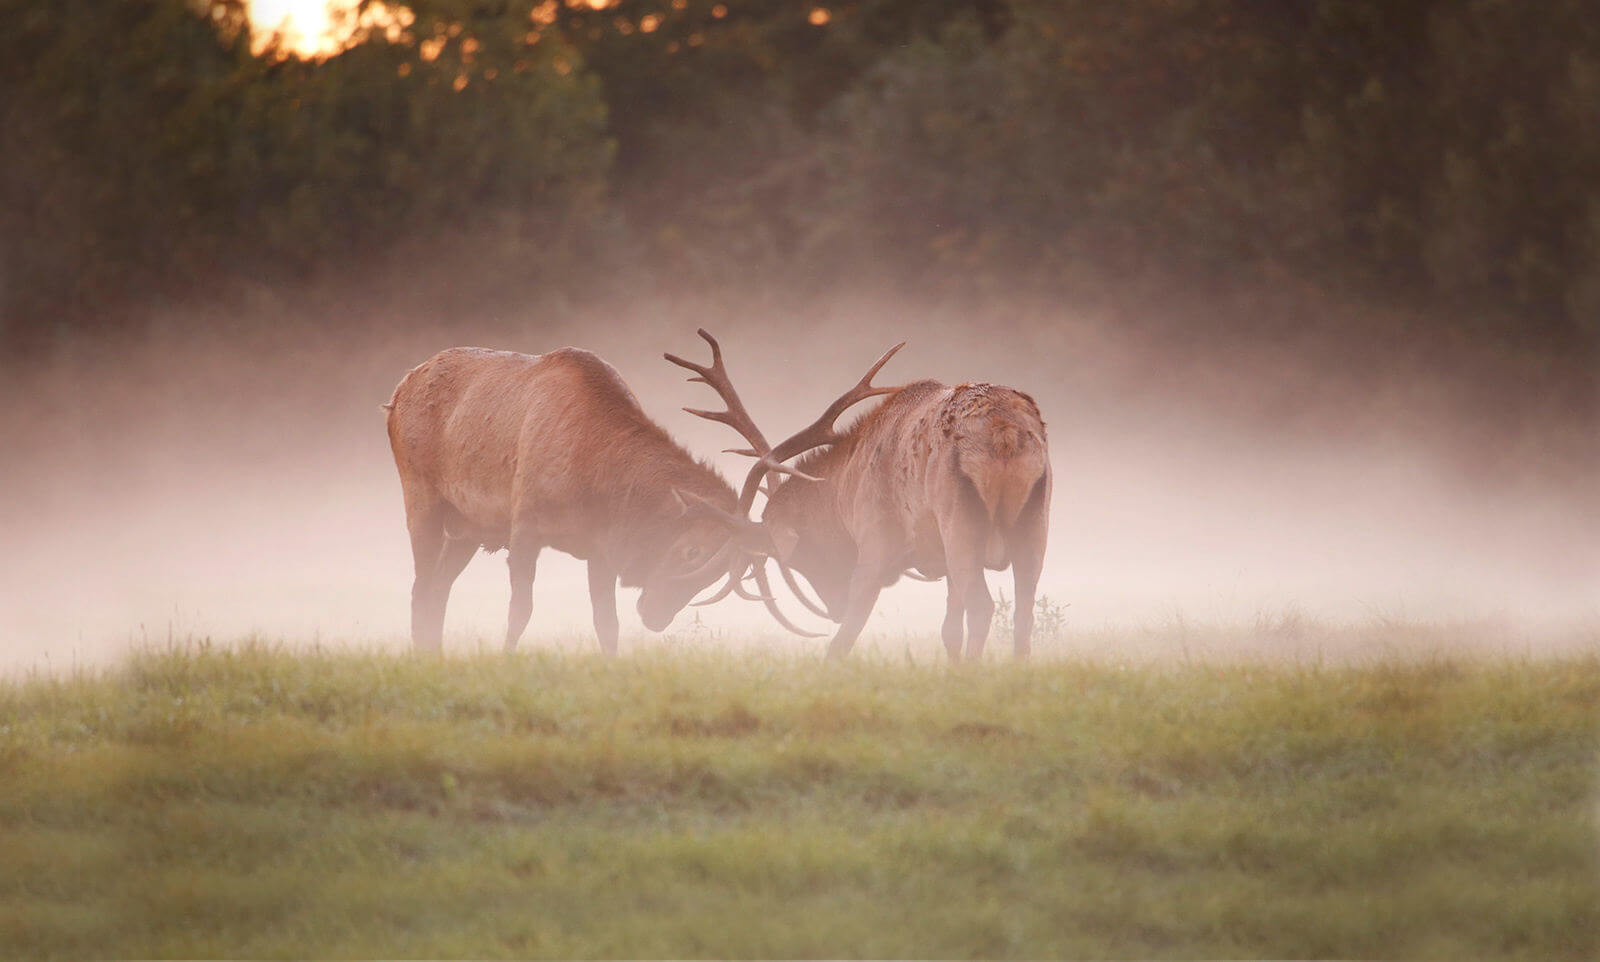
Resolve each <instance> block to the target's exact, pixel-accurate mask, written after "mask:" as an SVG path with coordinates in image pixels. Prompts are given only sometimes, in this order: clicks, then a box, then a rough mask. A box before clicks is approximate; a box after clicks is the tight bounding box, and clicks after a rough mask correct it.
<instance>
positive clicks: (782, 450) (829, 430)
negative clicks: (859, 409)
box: [739, 341, 906, 507]
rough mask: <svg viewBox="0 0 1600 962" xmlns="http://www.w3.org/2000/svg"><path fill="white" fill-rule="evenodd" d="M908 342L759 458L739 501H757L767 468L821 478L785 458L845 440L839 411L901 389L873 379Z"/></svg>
mask: <svg viewBox="0 0 1600 962" xmlns="http://www.w3.org/2000/svg"><path fill="white" fill-rule="evenodd" d="M905 346H906V342H905V341H901V342H900V343H899V344H896V345H895V346H894V347H891V348H889V349H888V350H887V351H885V352H883V356H882V357H880V358H878V360H877V362H876V363H874V364H873V365H872V366H871V367H869V368H867V373H866V374H863V375H862V376H861V380H859V381H857V382H856V383H855V386H854V387H852V388H851V389H850V390H848V391H846V392H844V393H843V394H841V395H839V396H838V397H837V398H835V399H834V401H833V403H832V404H830V405H828V407H827V408H826V409H825V410H824V411H823V412H822V416H821V417H819V418H817V419H816V420H815V421H813V422H811V423H810V424H809V425H807V426H806V427H805V428H803V429H802V430H801V431H800V432H799V433H798V434H795V435H793V436H792V437H790V438H788V439H787V440H785V441H783V442H782V443H780V444H779V445H778V446H777V447H775V448H772V449H771V450H770V452H769V454H768V455H767V457H766V458H764V459H763V462H764V463H760V462H758V463H757V464H756V466H755V467H753V468H751V469H750V474H749V475H747V476H746V477H745V479H744V487H743V488H742V489H740V491H739V504H740V505H744V506H747V507H748V506H749V505H752V504H754V503H755V500H756V491H758V490H760V488H761V483H762V482H763V481H765V480H766V477H767V472H768V471H772V470H777V471H778V472H779V473H786V474H792V475H794V476H796V477H800V478H804V479H805V480H807V481H817V480H820V479H819V478H815V477H812V476H810V475H806V474H801V473H800V472H798V471H795V470H794V469H793V468H789V467H787V466H784V464H783V462H785V461H787V460H789V459H790V458H792V457H794V456H795V455H797V454H801V453H803V452H806V451H809V450H811V449H812V448H820V447H822V446H823V445H825V444H837V443H838V442H839V441H841V440H843V436H842V435H841V434H839V433H838V432H837V431H835V430H834V427H833V423H834V422H835V421H837V420H839V415H841V414H843V413H844V412H845V410H846V409H848V408H849V407H850V406H851V405H854V404H858V403H860V402H862V401H865V400H866V399H867V398H869V397H877V396H878V395H880V394H889V393H891V392H894V391H898V390H900V389H899V388H898V387H873V385H872V379H873V377H875V376H876V375H877V373H878V372H879V371H881V370H882V369H883V366H884V365H885V364H888V363H889V359H890V358H891V357H894V356H895V354H896V353H898V352H899V350H900V349H901V348H902V347H905Z"/></svg>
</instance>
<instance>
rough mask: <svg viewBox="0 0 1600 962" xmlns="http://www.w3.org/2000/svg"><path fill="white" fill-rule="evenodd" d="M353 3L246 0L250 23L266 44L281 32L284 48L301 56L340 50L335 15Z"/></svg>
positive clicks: (342, 0) (340, 0) (352, 0)
mask: <svg viewBox="0 0 1600 962" xmlns="http://www.w3.org/2000/svg"><path fill="white" fill-rule="evenodd" d="M355 2H356V0H249V9H250V22H251V24H252V26H253V27H254V29H255V31H256V34H257V36H258V37H259V38H260V39H261V41H265V40H266V39H267V38H269V37H271V36H272V35H273V34H274V33H281V34H282V37H283V44H282V45H283V48H284V49H285V50H288V51H289V52H291V53H295V54H298V55H300V56H302V57H315V56H320V55H322V54H330V53H333V52H334V51H336V50H338V49H339V44H340V39H339V37H338V36H337V35H336V34H335V29H334V28H335V25H336V22H335V21H336V15H337V14H339V13H345V12H348V11H349V10H350V9H352V8H353V7H354V6H355Z"/></svg>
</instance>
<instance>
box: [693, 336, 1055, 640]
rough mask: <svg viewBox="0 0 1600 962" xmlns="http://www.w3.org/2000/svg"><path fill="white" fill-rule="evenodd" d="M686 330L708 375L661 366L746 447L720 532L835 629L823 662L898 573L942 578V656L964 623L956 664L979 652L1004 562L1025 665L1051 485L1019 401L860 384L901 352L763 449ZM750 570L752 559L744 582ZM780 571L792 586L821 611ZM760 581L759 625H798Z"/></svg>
mask: <svg viewBox="0 0 1600 962" xmlns="http://www.w3.org/2000/svg"><path fill="white" fill-rule="evenodd" d="M699 334H700V336H701V337H702V338H704V339H705V340H706V341H707V343H709V344H710V345H711V351H712V363H711V365H710V366H709V367H707V366H702V365H699V364H695V363H692V362H690V361H686V360H684V359H682V358H679V357H674V356H673V355H670V354H669V355H666V358H667V360H668V361H671V362H672V363H674V364H677V365H678V366H680V367H684V368H687V369H689V370H691V371H693V372H694V373H695V374H696V377H694V378H691V380H695V381H702V382H704V383H706V384H708V385H710V386H711V387H712V388H713V389H714V390H715V391H716V392H717V394H718V395H719V396H720V397H721V398H722V400H723V402H724V404H726V406H727V410H725V411H716V412H710V411H691V412H690V413H692V414H698V415H700V416H701V417H706V418H710V419H712V420H716V421H720V422H722V423H724V424H727V425H729V426H730V427H732V428H734V429H735V430H736V431H738V432H739V433H740V434H741V435H742V436H743V437H744V439H745V440H746V441H747V442H748V443H749V447H748V448H746V449H743V450H741V451H738V452H734V453H740V454H745V455H748V456H751V457H754V458H755V459H756V463H755V465H754V467H752V468H751V470H750V473H749V475H748V476H747V477H746V478H745V482H744V486H743V489H742V490H741V491H740V496H739V501H738V504H737V507H736V511H737V514H736V516H735V517H733V518H730V519H729V523H730V524H738V525H745V526H747V528H752V529H756V530H759V532H760V533H761V535H762V536H763V537H764V538H765V539H766V541H765V550H766V552H767V553H769V554H770V555H771V556H772V557H774V558H775V559H776V560H777V562H778V567H779V570H780V572H781V573H782V575H783V577H784V580H785V581H786V582H787V584H788V585H789V588H790V590H791V591H793V592H794V593H795V596H796V597H797V598H798V599H799V601H800V602H801V603H802V604H804V605H805V606H806V607H807V608H809V609H810V610H812V611H813V612H814V613H816V614H818V615H821V616H823V617H826V618H828V619H830V620H832V621H834V622H836V623H838V625H839V628H838V631H837V632H836V633H835V634H834V636H833V639H832V641H831V642H830V644H829V646H828V655H829V657H831V658H839V657H842V656H843V655H845V654H846V653H848V652H849V650H850V648H851V646H852V645H854V644H855V640H856V638H857V636H858V635H860V633H861V629H862V627H863V626H864V625H865V624H866V621H867V616H868V615H870V614H871V613H872V609H873V607H874V605H876V604H877V600H878V594H879V593H880V592H881V591H882V590H883V589H884V588H886V587H888V586H889V585H892V584H894V583H895V582H896V581H898V580H899V579H900V577H901V576H902V575H904V574H911V573H912V572H913V571H914V572H915V574H914V575H912V576H913V577H919V578H921V579H923V580H937V579H938V578H939V577H943V578H945V579H946V581H947V586H946V587H947V594H946V602H945V616H944V625H943V631H942V634H943V638H944V644H945V649H946V651H948V652H949V655H950V658H951V659H952V660H960V658H961V657H962V654H963V651H962V640H963V618H964V619H965V641H966V648H965V656H966V657H967V658H969V659H970V658H977V657H979V656H981V655H982V654H983V646H984V642H985V640H986V639H987V637H988V634H989V624H990V621H991V619H992V617H993V614H994V600H993V599H992V598H990V596H989V589H988V586H987V585H986V584H985V582H984V574H983V572H984V569H985V568H989V569H992V570H996V571H999V570H1003V569H1004V568H1006V567H1007V566H1010V567H1011V568H1012V570H1013V576H1014V578H1015V580H1016V595H1015V605H1016V607H1015V611H1014V618H1013V624H1014V628H1015V633H1014V637H1013V646H1014V651H1015V653H1016V655H1017V656H1018V657H1026V656H1027V655H1028V653H1029V650H1030V648H1031V639H1032V633H1033V606H1034V596H1035V592H1036V591H1037V588H1038V584H1039V572H1040V569H1041V567H1042V565H1043V562H1044V550H1045V537H1046V530H1047V528H1048V526H1049V512H1050V486H1051V480H1050V459H1049V451H1048V448H1047V445H1046V439H1045V426H1044V421H1043V419H1042V418H1041V417H1040V414H1039V407H1038V405H1037V404H1035V403H1034V401H1033V399H1032V398H1030V397H1029V396H1028V395H1026V394H1023V393H1022V392H1021V391H1017V390H1014V389H1012V388H1008V387H1001V386H998V385H994V384H960V385H957V386H955V387H947V386H946V385H944V384H941V383H939V382H938V381H932V380H925V381H916V382H913V383H911V384H906V385H903V386H901V387H874V386H873V385H872V378H873V377H874V376H875V375H876V374H877V373H878V371H879V370H880V369H881V368H882V367H883V366H884V364H886V363H888V361H889V359H890V358H891V357H893V356H894V354H895V352H896V351H898V350H900V348H902V347H904V346H905V344H904V342H902V343H900V344H897V345H895V346H894V347H893V348H891V349H890V350H889V351H888V352H887V353H886V354H884V355H883V356H882V357H881V358H879V359H878V361H877V363H875V364H873V365H872V367H871V368H870V369H869V370H868V371H867V373H866V375H865V376H864V377H862V378H861V380H860V381H858V382H857V383H856V385H855V386H854V387H852V388H851V389H850V390H849V391H846V392H845V393H844V394H842V395H840V396H839V397H838V398H837V399H835V400H834V402H833V403H832V404H830V405H828V407H827V409H826V410H825V411H824V412H823V413H822V416H821V417H819V418H818V419H817V420H816V421H815V422H813V423H812V424H811V425H809V426H808V427H806V428H804V429H803V430H801V431H800V432H799V433H797V434H795V435H794V436H793V437H790V438H788V439H786V440H784V441H782V442H780V443H779V444H777V445H769V444H768V443H767V441H766V439H765V438H764V437H763V436H762V434H761V431H760V429H759V428H757V427H756V424H755V422H754V420H753V419H751V417H750V415H749V413H748V412H747V411H746V409H745V407H744V404H743V403H742V402H741V401H740V399H739V395H738V392H737V391H735V390H734V387H733V384H732V382H731V380H730V379H729V377H728V374H727V369H726V367H725V366H724V364H723V361H722V352H721V349H720V348H719V347H718V345H717V342H716V340H715V339H714V338H712V337H711V335H709V334H707V333H706V332H705V331H700V332H699ZM879 395H882V396H884V400H883V402H882V403H881V404H880V405H879V406H878V407H877V408H875V409H873V410H872V411H870V412H868V413H867V414H866V415H864V416H862V417H861V418H859V419H858V420H857V421H856V422H855V423H854V425H852V426H851V427H849V428H847V429H845V430H842V431H841V430H838V429H837V428H835V426H834V425H835V422H836V421H837V420H838V419H839V417H840V415H842V414H843V413H844V412H845V410H846V409H848V408H850V407H851V406H853V405H855V404H856V403H858V402H860V401H863V400H866V399H867V398H870V397H876V396H879ZM808 452H809V453H808ZM802 454H804V455H806V456H805V457H804V458H802V459H801V460H800V461H798V462H796V463H795V464H793V465H792V466H791V465H790V464H788V463H787V462H788V461H790V459H792V458H795V457H798V456H800V455H802ZM773 475H777V476H779V477H777V478H773V477H772V476H773ZM769 479H771V480H770V482H769ZM764 485H765V487H764ZM759 490H765V491H766V492H767V503H766V508H765V509H764V511H763V513H762V518H761V521H760V522H754V521H751V520H750V519H749V517H748V515H749V512H750V509H751V508H752V506H753V505H754V501H755V495H756V493H757V492H758V491H759ZM763 563H764V559H758V560H753V561H752V562H751V564H752V565H753V566H754V567H755V570H756V571H758V572H759V571H760V570H761V565H762V564H763ZM791 569H792V570H791ZM794 571H798V572H799V573H801V574H803V575H805V577H806V580H807V581H809V582H810V583H811V586H812V587H813V588H814V589H815V590H816V593H817V595H818V597H819V598H820V599H821V604H820V605H819V604H817V603H816V602H813V601H812V600H811V599H809V598H808V597H807V596H806V594H805V593H804V591H803V590H802V589H801V587H800V585H799V583H798V582H797V581H796V579H795V578H794V576H793V572H794ZM761 585H762V589H763V590H762V596H763V600H765V601H766V602H767V604H768V607H769V609H770V610H771V611H772V613H773V615H774V617H776V618H777V619H778V620H779V621H780V622H782V623H783V624H784V626H785V627H788V628H790V630H797V629H795V628H794V626H793V625H792V624H790V623H789V622H788V620H787V619H786V618H785V617H784V616H783V614H782V612H781V610H780V609H778V608H777V607H776V605H775V604H774V603H773V602H772V601H771V599H770V595H771V592H770V591H769V590H766V582H765V580H764V579H763V580H762V581H761ZM724 593H726V592H724Z"/></svg>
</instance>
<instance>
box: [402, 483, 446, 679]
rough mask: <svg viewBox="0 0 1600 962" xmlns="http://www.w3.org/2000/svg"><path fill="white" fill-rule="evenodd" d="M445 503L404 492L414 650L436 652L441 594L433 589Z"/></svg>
mask: <svg viewBox="0 0 1600 962" xmlns="http://www.w3.org/2000/svg"><path fill="white" fill-rule="evenodd" d="M444 516H445V504H444V502H442V501H437V500H433V499H430V498H428V497H426V496H425V495H422V494H421V493H417V492H412V491H407V492H406V532H407V534H409V535H410V536H411V560H412V565H413V567H414V569H415V577H414V579H413V580H412V582H411V644H412V645H413V647H415V648H416V649H417V650H418V651H433V652H437V651H438V650H439V648H440V645H441V644H442V642H443V635H444V595H443V593H441V592H439V591H438V590H437V588H436V584H437V572H438V570H439V556H440V552H441V551H442V550H443V548H444Z"/></svg>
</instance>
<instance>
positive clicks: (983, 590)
mask: <svg viewBox="0 0 1600 962" xmlns="http://www.w3.org/2000/svg"><path fill="white" fill-rule="evenodd" d="M966 607H967V660H968V661H976V660H977V659H979V658H982V657H983V645H984V642H986V641H988V640H989V625H990V623H991V622H992V621H993V620H994V599H993V598H991V597H990V596H989V585H988V583H987V582H985V581H984V577H983V566H982V565H978V566H977V570H976V571H974V572H973V573H972V583H971V584H970V585H969V586H968V587H967V605H966Z"/></svg>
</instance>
